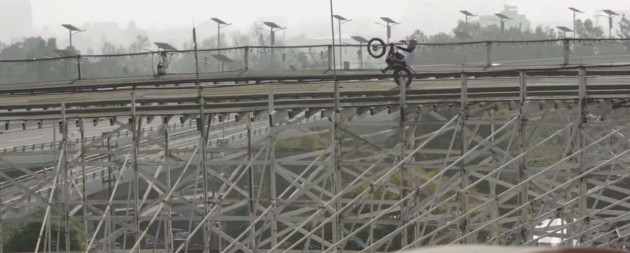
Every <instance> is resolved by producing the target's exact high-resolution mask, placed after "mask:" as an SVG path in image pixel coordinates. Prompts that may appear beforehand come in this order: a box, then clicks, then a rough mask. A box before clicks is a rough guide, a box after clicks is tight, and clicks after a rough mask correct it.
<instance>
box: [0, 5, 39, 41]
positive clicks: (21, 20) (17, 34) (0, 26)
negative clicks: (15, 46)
mask: <svg viewBox="0 0 630 253" xmlns="http://www.w3.org/2000/svg"><path fill="white" fill-rule="evenodd" d="M32 35H33V12H32V9H31V3H30V1H29V0H0V41H2V42H4V43H11V42H18V41H20V40H21V39H22V38H23V37H28V36H32Z"/></svg>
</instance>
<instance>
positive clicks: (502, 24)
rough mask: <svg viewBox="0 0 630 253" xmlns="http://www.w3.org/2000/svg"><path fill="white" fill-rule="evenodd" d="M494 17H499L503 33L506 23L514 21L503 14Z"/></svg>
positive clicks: (496, 14)
mask: <svg viewBox="0 0 630 253" xmlns="http://www.w3.org/2000/svg"><path fill="white" fill-rule="evenodd" d="M494 15H495V16H497V17H499V19H500V20H501V32H505V21H506V20H512V19H511V18H510V17H508V16H506V15H504V14H502V13H495V14H494Z"/></svg>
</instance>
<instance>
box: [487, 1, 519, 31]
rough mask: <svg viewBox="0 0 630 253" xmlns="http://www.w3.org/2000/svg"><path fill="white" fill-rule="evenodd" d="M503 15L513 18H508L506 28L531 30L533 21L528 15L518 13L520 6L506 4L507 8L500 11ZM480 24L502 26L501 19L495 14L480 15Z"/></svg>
mask: <svg viewBox="0 0 630 253" xmlns="http://www.w3.org/2000/svg"><path fill="white" fill-rule="evenodd" d="M499 13H501V14H503V15H506V16H508V17H510V18H511V19H512V20H506V22H505V28H506V29H509V28H512V27H514V28H520V29H521V30H523V31H524V30H529V29H530V27H531V22H530V21H529V19H527V17H526V16H525V15H523V14H519V13H518V7H516V6H511V5H506V6H505V9H503V10H502V11H501V12H499ZM479 24H480V25H481V26H483V27H486V26H491V25H496V26H500V20H499V18H498V17H497V16H495V15H483V16H479Z"/></svg>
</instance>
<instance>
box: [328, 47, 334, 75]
mask: <svg viewBox="0 0 630 253" xmlns="http://www.w3.org/2000/svg"><path fill="white" fill-rule="evenodd" d="M332 47H333V46H331V45H328V46H327V48H328V70H331V69H332V68H333V54H334V53H333V48H332Z"/></svg>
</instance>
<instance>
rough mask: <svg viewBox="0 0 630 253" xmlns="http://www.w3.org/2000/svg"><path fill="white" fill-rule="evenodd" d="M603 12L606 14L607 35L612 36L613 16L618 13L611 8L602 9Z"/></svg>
mask: <svg viewBox="0 0 630 253" xmlns="http://www.w3.org/2000/svg"><path fill="white" fill-rule="evenodd" d="M604 13H606V14H608V37H609V38H612V27H613V17H614V16H617V15H619V13H616V12H614V11H611V10H604Z"/></svg>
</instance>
